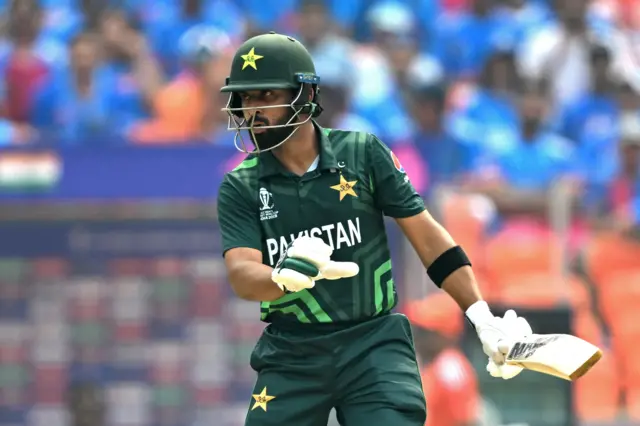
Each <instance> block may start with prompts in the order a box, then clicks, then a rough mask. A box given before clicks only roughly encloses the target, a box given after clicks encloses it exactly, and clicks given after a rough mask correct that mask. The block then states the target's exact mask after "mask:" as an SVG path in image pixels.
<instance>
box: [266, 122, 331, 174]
mask: <svg viewBox="0 0 640 426" xmlns="http://www.w3.org/2000/svg"><path fill="white" fill-rule="evenodd" d="M312 122H313V126H314V127H315V129H316V132H317V135H318V137H319V138H320V163H319V164H318V169H319V170H329V169H337V168H338V162H337V160H336V157H335V155H334V154H333V148H332V147H331V141H330V140H329V133H330V132H331V129H325V128H323V127H321V126H320V125H319V124H318V123H317V122H316V121H315V120H312ZM277 174H284V175H286V174H288V172H287V170H286V169H285V168H284V167H283V166H282V164H280V162H279V161H278V159H277V158H276V157H275V156H274V155H273V153H272V152H265V153H263V154H261V155H260V177H267V176H273V175H277Z"/></svg>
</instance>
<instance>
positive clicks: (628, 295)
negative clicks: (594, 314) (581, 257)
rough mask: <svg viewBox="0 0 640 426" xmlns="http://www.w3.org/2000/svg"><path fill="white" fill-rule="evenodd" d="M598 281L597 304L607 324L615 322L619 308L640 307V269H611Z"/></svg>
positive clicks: (639, 261)
mask: <svg viewBox="0 0 640 426" xmlns="http://www.w3.org/2000/svg"><path fill="white" fill-rule="evenodd" d="M638 259H640V257H638ZM638 263H640V260H638ZM599 281H600V284H599V285H598V303H599V305H600V306H599V307H600V310H601V312H602V314H603V315H604V318H605V319H606V320H607V322H608V323H611V322H613V321H616V320H617V318H615V317H616V315H617V312H618V311H619V310H620V308H621V306H627V305H635V306H640V267H637V269H624V268H623V269H620V270H615V269H613V268H612V270H611V271H609V272H608V273H607V275H603V276H602V278H600V279H599ZM612 326H614V325H613V324H612Z"/></svg>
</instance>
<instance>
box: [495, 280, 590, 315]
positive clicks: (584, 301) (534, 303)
mask: <svg viewBox="0 0 640 426" xmlns="http://www.w3.org/2000/svg"><path fill="white" fill-rule="evenodd" d="M492 277H493V280H494V282H493V287H494V288H493V295H494V297H495V298H496V299H498V300H499V301H500V302H501V303H503V304H504V305H505V306H526V307H536V308H548V307H553V306H556V305H569V306H572V307H574V308H582V307H585V306H588V305H589V300H590V297H589V293H588V291H587V289H586V287H585V286H584V285H583V284H582V282H581V281H580V280H579V279H578V278H576V277H574V276H568V277H566V278H565V277H563V276H560V275H559V274H550V273H548V272H540V273H536V272H529V273H522V274H512V273H500V274H498V273H494V274H492Z"/></svg>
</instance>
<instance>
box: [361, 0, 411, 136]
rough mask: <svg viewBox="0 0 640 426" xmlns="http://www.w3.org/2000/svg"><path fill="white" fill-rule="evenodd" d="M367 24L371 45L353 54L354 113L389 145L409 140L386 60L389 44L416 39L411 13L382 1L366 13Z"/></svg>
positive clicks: (397, 87)
mask: <svg viewBox="0 0 640 426" xmlns="http://www.w3.org/2000/svg"><path fill="white" fill-rule="evenodd" d="M366 20H367V22H368V23H369V25H370V27H371V32H372V33H373V34H378V35H380V36H379V37H376V38H374V40H373V43H371V44H368V45H362V46H359V48H358V49H356V50H355V51H354V59H353V64H354V70H353V74H352V75H354V76H355V78H354V80H353V102H352V108H353V111H354V112H355V113H356V114H358V115H360V116H362V117H364V118H365V119H366V120H367V121H369V122H371V123H375V125H376V126H377V129H378V132H377V134H378V136H379V137H380V138H381V139H382V140H384V141H386V143H388V144H389V145H394V144H395V143H398V142H401V141H407V140H410V138H411V132H412V130H411V120H410V118H409V115H408V112H407V110H406V108H405V106H404V105H403V103H402V99H401V97H400V96H398V95H399V94H400V93H398V92H399V91H400V90H401V87H400V84H399V82H398V81H396V79H395V73H394V65H393V64H392V63H391V58H389V57H387V55H386V52H388V51H389V45H388V44H387V43H388V42H387V41H388V40H393V41H398V42H399V41H401V40H408V39H410V38H413V37H415V33H414V31H413V30H414V29H415V20H414V17H413V15H412V12H411V9H410V8H408V7H407V6H406V5H404V4H402V3H400V2H399V1H397V0H391V1H390V0H383V1H382V2H379V3H376V4H375V5H374V7H373V8H372V9H370V10H369V12H367V15H366Z"/></svg>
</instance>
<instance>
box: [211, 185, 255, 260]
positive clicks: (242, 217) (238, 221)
mask: <svg viewBox="0 0 640 426" xmlns="http://www.w3.org/2000/svg"><path fill="white" fill-rule="evenodd" d="M218 223H219V224H220V233H221V235H222V254H223V255H224V254H225V253H226V252H227V251H228V250H231V249H232V248H236V247H246V248H253V249H256V250H261V248H262V246H261V240H260V223H259V218H258V210H257V208H252V207H251V204H250V203H249V202H248V201H247V199H246V198H245V197H243V196H242V194H241V192H240V191H239V190H238V189H237V188H236V187H234V185H233V184H232V183H231V182H230V181H229V179H228V178H225V179H224V181H223V182H222V185H220V191H219V193H218Z"/></svg>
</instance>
